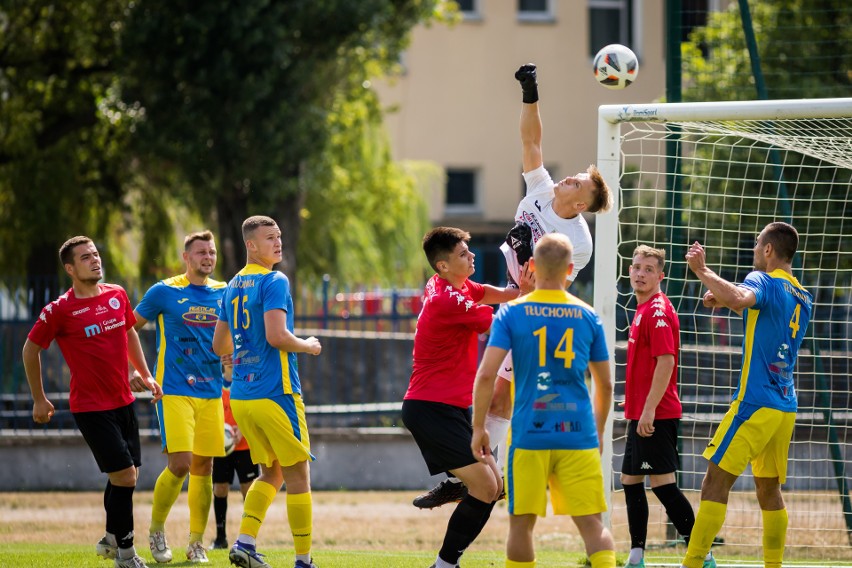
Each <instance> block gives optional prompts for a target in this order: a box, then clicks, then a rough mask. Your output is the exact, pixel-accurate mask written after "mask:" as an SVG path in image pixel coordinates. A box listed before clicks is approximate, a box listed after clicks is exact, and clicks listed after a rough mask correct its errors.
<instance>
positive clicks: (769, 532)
mask: <svg viewBox="0 0 852 568" xmlns="http://www.w3.org/2000/svg"><path fill="white" fill-rule="evenodd" d="M761 512H762V513H763V565H764V566H765V568H781V560H782V559H783V558H784V544H785V543H786V542H787V520H788V518H787V509H781V510H779V511H761Z"/></svg>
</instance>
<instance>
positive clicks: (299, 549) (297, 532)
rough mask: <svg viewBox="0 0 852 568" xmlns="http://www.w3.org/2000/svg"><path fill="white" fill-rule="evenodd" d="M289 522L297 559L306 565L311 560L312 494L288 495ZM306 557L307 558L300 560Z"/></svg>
mask: <svg viewBox="0 0 852 568" xmlns="http://www.w3.org/2000/svg"><path fill="white" fill-rule="evenodd" d="M287 520H288V522H289V523H290V530H291V531H292V533H293V548H295V549H296V559H297V560H302V561H304V562H306V563H308V562H310V560H311V526H312V524H313V505H312V502H311V493H310V491H309V492H307V493H296V494H292V493H287ZM302 555H304V556H305V558H299V557H300V556H302Z"/></svg>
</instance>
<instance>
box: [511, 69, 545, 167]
mask: <svg viewBox="0 0 852 568" xmlns="http://www.w3.org/2000/svg"><path fill="white" fill-rule="evenodd" d="M515 79H517V80H518V82H519V83H520V84H521V90H522V91H523V94H524V98H523V101H524V104H523V105H521V145H522V150H521V152H522V158H523V166H524V172H525V173H526V172H531V171H533V170H535V169H537V168H539V167H541V165H542V164H543V163H544V162H543V161H542V157H541V130H542V128H541V115H540V114H539V110H538V82H537V80H536V68H535V65H534V64H532V63H527V64H526V65H521V67H520V68H519V69H518V70H517V71H516V72H515Z"/></svg>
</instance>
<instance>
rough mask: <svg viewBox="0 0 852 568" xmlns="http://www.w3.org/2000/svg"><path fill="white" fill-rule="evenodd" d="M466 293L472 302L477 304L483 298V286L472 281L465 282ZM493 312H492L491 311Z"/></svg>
mask: <svg viewBox="0 0 852 568" xmlns="http://www.w3.org/2000/svg"><path fill="white" fill-rule="evenodd" d="M467 292H468V294H470V297H471V299H473V301H474V302H479V301H480V300H481V299H482V298H484V297H485V286H483V285H482V284H480V283H478V282H474V281H473V280H468V281H467ZM492 311H493V310H492Z"/></svg>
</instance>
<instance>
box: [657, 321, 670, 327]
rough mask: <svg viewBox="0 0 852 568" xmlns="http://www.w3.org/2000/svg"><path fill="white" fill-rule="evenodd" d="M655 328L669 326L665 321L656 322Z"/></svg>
mask: <svg viewBox="0 0 852 568" xmlns="http://www.w3.org/2000/svg"><path fill="white" fill-rule="evenodd" d="M655 327H669V324H667V323H666V322H665V320H657V325H656V326H655Z"/></svg>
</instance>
